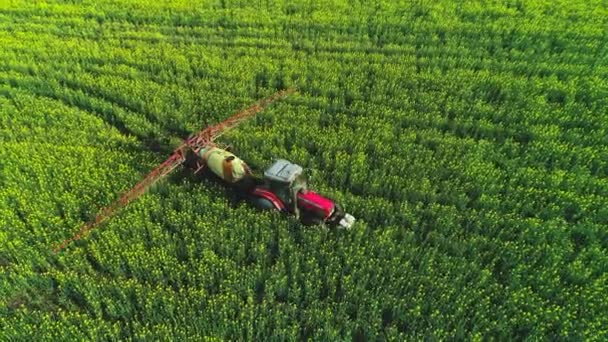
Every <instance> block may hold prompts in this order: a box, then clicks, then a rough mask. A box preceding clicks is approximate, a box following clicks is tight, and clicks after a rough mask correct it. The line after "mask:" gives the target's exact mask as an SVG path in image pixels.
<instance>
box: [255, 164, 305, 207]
mask: <svg viewBox="0 0 608 342" xmlns="http://www.w3.org/2000/svg"><path fill="white" fill-rule="evenodd" d="M303 171H304V170H303V169H302V167H301V166H300V165H297V164H293V163H292V162H290V161H288V160H285V159H279V160H277V161H276V162H274V164H272V165H271V166H270V167H269V168H268V169H266V171H264V183H265V185H266V187H267V188H268V189H269V190H270V191H272V192H273V193H274V194H276V195H277V197H279V199H280V200H281V201H282V202H283V203H284V204H285V206H286V209H287V210H289V211H291V212H297V196H298V193H300V192H306V191H307V181H306V177H305V176H304V174H303Z"/></svg>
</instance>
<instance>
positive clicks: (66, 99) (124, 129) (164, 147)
mask: <svg viewBox="0 0 608 342" xmlns="http://www.w3.org/2000/svg"><path fill="white" fill-rule="evenodd" d="M0 83H3V84H6V85H8V86H10V87H13V88H18V89H22V90H25V91H28V92H30V93H31V94H33V95H36V96H41V97H46V98H49V99H51V100H54V101H58V102H60V103H62V104H64V105H65V106H67V107H72V108H76V109H78V110H81V111H83V112H85V113H89V114H91V115H94V116H96V117H98V118H100V119H102V120H103V121H104V122H105V123H106V124H107V125H109V126H111V127H114V128H115V129H117V130H118V131H119V132H120V133H121V134H123V135H125V136H133V137H136V138H137V139H138V141H139V142H140V143H141V144H143V145H144V146H145V148H146V150H150V151H153V152H155V153H162V154H163V155H168V154H170V153H171V152H172V151H173V150H172V148H171V147H170V145H169V143H168V141H164V140H160V139H159V138H158V137H154V136H152V135H144V134H142V133H138V132H136V131H135V130H133V129H132V128H130V127H129V125H128V124H127V123H126V122H125V121H124V120H123V119H122V118H121V117H120V116H121V115H118V114H117V113H116V111H115V110H114V109H113V108H112V107H113V106H114V105H115V106H117V107H119V108H120V106H119V105H118V104H114V103H112V102H109V101H105V100H103V99H100V98H95V99H96V100H97V101H99V102H100V103H102V104H107V105H108V108H111V110H110V111H108V110H104V109H103V108H100V107H97V106H96V105H95V104H93V103H91V102H89V103H88V104H87V105H85V104H82V103H81V102H80V101H78V100H77V99H76V96H77V95H74V93H77V91H78V90H79V89H78V88H70V87H67V86H64V87H63V88H65V89H69V90H68V91H70V92H72V94H71V95H72V96H70V95H66V94H61V93H58V92H55V91H52V90H46V89H45V88H48V87H45V85H48V84H47V83H44V82H41V81H37V80H36V79H32V80H30V81H22V80H17V79H15V78H11V77H3V76H2V75H0ZM48 89H51V88H48ZM84 94H85V95H87V96H88V97H94V96H90V94H86V93H84ZM121 110H123V111H125V109H121ZM128 113H129V111H125V114H127V115H128Z"/></svg>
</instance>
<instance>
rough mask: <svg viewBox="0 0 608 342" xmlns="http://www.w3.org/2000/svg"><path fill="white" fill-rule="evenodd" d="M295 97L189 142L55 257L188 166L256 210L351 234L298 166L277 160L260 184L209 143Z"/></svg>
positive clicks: (343, 216) (349, 220) (345, 219)
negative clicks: (207, 174)
mask: <svg viewBox="0 0 608 342" xmlns="http://www.w3.org/2000/svg"><path fill="white" fill-rule="evenodd" d="M294 91H295V90H294V89H286V90H283V91H280V92H278V93H276V94H274V95H272V96H271V97H269V98H266V99H263V100H260V101H258V102H257V103H255V104H254V105H252V106H251V107H249V108H247V109H245V110H243V111H241V112H239V113H237V114H236V115H233V116H232V117H230V118H228V119H227V120H225V121H223V122H221V123H219V124H217V125H214V126H210V127H207V128H205V129H203V130H202V131H200V132H199V133H197V134H195V135H192V136H190V137H189V138H188V139H187V140H185V141H184V142H183V143H182V144H181V145H180V146H178V147H177V148H176V149H175V151H174V152H173V154H172V155H171V156H170V157H169V159H167V160H166V161H165V162H164V163H162V164H160V165H159V166H158V167H156V168H155V169H154V170H152V171H151V172H150V173H149V174H148V175H147V176H146V177H145V178H144V179H143V180H142V181H140V182H139V183H138V184H136V185H135V186H134V187H133V188H132V189H131V190H129V191H127V192H125V193H124V194H123V195H122V196H121V197H120V198H119V199H118V200H116V201H115V202H114V203H112V204H111V205H110V206H109V207H106V208H104V209H102V210H101V211H100V212H99V214H97V216H96V217H95V219H94V220H92V221H91V222H88V223H86V224H84V225H83V226H82V227H81V228H80V230H79V231H78V233H76V234H75V235H74V236H72V237H71V238H69V239H66V240H64V241H63V242H62V243H61V244H59V245H58V246H57V247H55V251H56V252H57V251H60V250H62V249H63V248H65V247H66V246H67V245H68V244H69V243H70V242H72V241H74V240H78V239H80V238H82V237H83V236H84V235H85V234H86V233H88V232H89V231H90V230H91V229H93V228H95V227H96V226H98V225H99V224H100V223H101V222H102V221H104V220H106V219H107V218H109V217H110V216H112V215H113V214H114V213H115V212H117V211H118V210H120V209H121V208H123V207H125V206H126V205H128V204H129V203H130V202H131V201H133V200H135V199H136V198H137V197H139V196H140V195H142V194H143V193H145V191H146V190H147V189H148V188H149V187H150V186H151V185H152V184H154V183H155V182H157V181H158V180H160V179H162V178H163V177H164V176H166V175H168V174H169V173H171V172H172V171H173V170H175V169H176V168H177V167H179V166H180V165H182V164H184V163H186V162H188V164H190V162H194V165H196V166H197V167H196V172H198V171H200V170H202V169H204V168H208V169H209V170H210V171H211V172H212V173H214V174H215V175H217V176H218V177H220V178H221V179H222V180H224V181H225V182H226V183H227V184H228V185H230V186H232V187H234V188H235V190H236V191H239V192H240V193H242V194H244V195H245V196H246V197H248V199H249V200H250V201H251V202H252V204H253V205H254V206H255V207H257V208H260V209H265V210H268V209H270V210H279V211H281V212H284V213H287V214H291V215H295V216H296V217H298V218H299V219H301V221H302V222H303V223H304V224H322V223H325V224H328V225H330V226H334V227H339V228H346V229H348V228H350V227H351V226H352V225H353V223H354V222H355V218H354V217H353V216H352V215H350V214H347V213H345V212H344V211H343V210H342V208H341V207H340V206H339V205H338V204H337V203H335V202H334V201H332V200H330V199H328V198H326V197H323V196H321V195H319V194H318V193H316V192H314V191H310V190H308V185H307V182H306V178H305V177H304V175H303V170H302V167H301V166H299V165H296V164H293V163H291V162H289V161H287V160H284V159H279V160H277V161H276V162H275V163H274V164H272V166H270V167H269V168H268V169H266V171H265V172H264V177H263V178H260V177H256V176H255V175H253V173H252V172H251V170H250V169H249V166H247V164H246V163H245V162H244V161H242V160H241V159H239V158H238V157H237V156H235V155H234V154H232V153H231V152H229V151H226V150H225V149H221V148H218V147H217V145H216V144H215V143H214V140H215V139H216V138H217V137H219V136H220V135H221V134H222V133H224V132H225V131H227V130H228V129H231V128H233V127H235V126H237V125H238V124H239V123H241V122H243V121H245V120H247V119H249V118H251V117H253V116H254V115H255V114H257V113H258V112H260V111H261V110H262V109H264V107H265V106H266V105H268V104H270V103H272V102H274V101H276V100H278V99H280V98H282V97H284V96H287V95H289V94H290V93H292V92H294Z"/></svg>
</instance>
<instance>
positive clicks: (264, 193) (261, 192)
mask: <svg viewBox="0 0 608 342" xmlns="http://www.w3.org/2000/svg"><path fill="white" fill-rule="evenodd" d="M251 194H252V195H253V196H257V197H261V198H263V199H265V200H267V201H269V202H270V203H272V205H273V206H274V207H275V208H276V209H277V210H278V211H285V210H286V209H285V204H283V202H282V201H281V199H279V197H278V196H277V195H275V194H274V193H273V192H272V191H269V190H267V189H264V188H260V187H256V188H255V189H253V191H252V192H251Z"/></svg>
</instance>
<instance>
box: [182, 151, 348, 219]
mask: <svg viewBox="0 0 608 342" xmlns="http://www.w3.org/2000/svg"><path fill="white" fill-rule="evenodd" d="M195 152H196V156H195V157H194V159H195V161H194V162H195V163H196V165H197V168H196V172H198V171H199V170H201V169H208V170H210V171H211V172H213V173H214V174H215V175H216V176H217V177H219V178H220V179H222V180H223V181H224V182H226V183H227V184H229V185H231V186H233V187H234V188H235V189H236V190H237V191H240V192H242V193H244V194H246V195H247V197H248V199H249V200H250V202H252V204H253V205H254V206H255V207H256V208H258V209H262V210H278V211H280V212H284V213H287V214H291V215H295V216H296V217H297V218H299V219H301V221H302V223H304V224H307V225H313V224H322V223H327V224H328V225H330V226H334V227H338V228H346V229H348V228H350V227H351V226H352V225H353V223H354V222H355V218H354V217H353V216H352V215H350V214H347V213H345V212H344V210H342V208H341V207H340V206H339V205H338V204H337V203H335V202H334V201H332V200H330V199H328V198H326V197H323V196H321V195H319V194H318V193H316V192H314V191H311V190H309V189H308V184H307V181H306V178H305V177H304V175H303V169H302V167H301V166H299V165H297V164H293V163H291V162H289V161H287V160H285V159H279V160H277V161H276V162H275V163H274V164H272V165H271V166H270V167H269V168H268V169H266V171H264V177H263V178H260V177H256V176H254V175H253V173H252V172H251V169H250V168H249V166H248V165H247V164H246V163H245V162H244V161H243V160H241V159H240V158H238V157H237V156H235V155H234V154H232V153H231V152H229V151H226V150H224V149H220V148H218V147H215V146H208V147H205V148H202V149H200V150H198V151H195ZM189 159H190V158H189Z"/></svg>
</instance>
